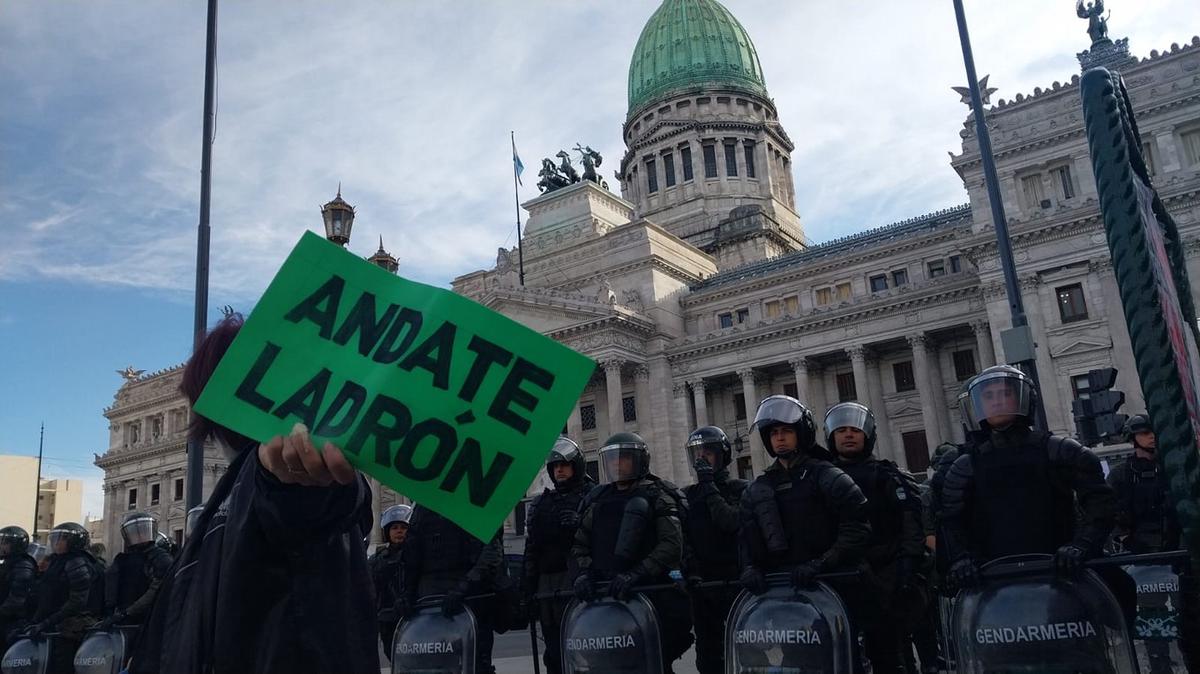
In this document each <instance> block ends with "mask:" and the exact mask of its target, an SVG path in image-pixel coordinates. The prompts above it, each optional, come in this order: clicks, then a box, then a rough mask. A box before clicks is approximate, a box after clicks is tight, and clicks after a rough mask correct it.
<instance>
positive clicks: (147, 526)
mask: <svg viewBox="0 0 1200 674" xmlns="http://www.w3.org/2000/svg"><path fill="white" fill-rule="evenodd" d="M157 533H158V526H157V523H156V522H155V521H154V518H153V517H135V518H133V519H131V520H129V521H128V522H125V523H124V524H122V525H121V538H124V539H125V545H141V544H142V543H149V542H151V541H153V540H154V535H155V534H157Z"/></svg>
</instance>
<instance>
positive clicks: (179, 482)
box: [171, 477, 183, 501]
mask: <svg viewBox="0 0 1200 674" xmlns="http://www.w3.org/2000/svg"><path fill="white" fill-rule="evenodd" d="M171 498H172V499H173V500H175V501H182V500H183V478H182V477H177V478H175V488H174V490H173V492H172V494H171Z"/></svg>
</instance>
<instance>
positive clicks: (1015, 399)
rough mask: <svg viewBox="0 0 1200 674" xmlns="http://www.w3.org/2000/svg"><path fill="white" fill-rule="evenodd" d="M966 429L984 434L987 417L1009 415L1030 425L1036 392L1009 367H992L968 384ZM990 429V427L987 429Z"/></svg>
mask: <svg viewBox="0 0 1200 674" xmlns="http://www.w3.org/2000/svg"><path fill="white" fill-rule="evenodd" d="M967 394H968V397H969V402H968V405H969V406H970V413H969V417H970V419H969V422H970V426H969V428H970V429H971V430H972V431H982V430H986V429H985V427H984V425H985V424H987V423H988V421H987V420H988V417H995V416H1001V415H1012V416H1016V417H1020V418H1022V419H1024V421H1025V423H1027V424H1032V423H1033V419H1034V416H1035V414H1034V410H1035V409H1036V407H1037V389H1036V388H1034V386H1033V379H1031V378H1030V377H1029V375H1027V374H1025V373H1024V372H1022V371H1020V370H1019V369H1017V368H1015V367H1013V366H1012V365H993V366H992V367H989V368H987V369H986V370H984V371H983V372H980V373H979V374H977V375H975V376H974V377H972V378H971V381H970V382H968V384H967ZM989 428H990V426H989Z"/></svg>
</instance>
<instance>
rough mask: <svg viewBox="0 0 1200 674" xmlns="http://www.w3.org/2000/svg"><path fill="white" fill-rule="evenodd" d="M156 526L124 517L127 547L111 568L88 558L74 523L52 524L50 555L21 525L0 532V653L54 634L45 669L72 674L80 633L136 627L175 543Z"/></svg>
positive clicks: (141, 517)
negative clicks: (116, 627)
mask: <svg viewBox="0 0 1200 674" xmlns="http://www.w3.org/2000/svg"><path fill="white" fill-rule="evenodd" d="M157 524H158V523H157V520H156V519H155V518H154V517H153V516H152V515H149V514H147V513H142V512H135V513H130V514H129V515H127V516H126V517H125V520H124V522H123V523H122V525H121V536H122V538H123V539H124V542H125V547H124V550H123V551H122V552H121V553H119V554H117V556H116V557H115V558H114V559H113V562H112V564H111V565H105V563H104V560H103V559H101V558H100V557H98V556H97V555H95V554H94V553H93V548H92V547H91V546H90V545H89V544H90V536H89V534H88V532H87V529H85V528H84V527H83V526H81V525H79V524H77V523H75V522H64V523H62V524H59V525H57V526H55V527H54V528H53V529H52V530H51V531H50V533H49V535H48V543H49V548H48V549H46V548H43V547H42V546H40V545H38V544H37V543H32V542H31V541H30V538H29V534H28V533H27V532H26V531H25V530H24V529H22V528H21V527H18V526H7V527H4V528H3V529H0V653H3V652H4V651H6V650H7V649H8V647H9V646H11V645H13V644H14V643H15V642H17V641H18V640H20V639H23V638H25V639H31V640H39V639H41V638H43V635H53V638H52V639H51V640H50V644H51V647H50V649H49V662H48V663H47V668H46V671H47V672H50V673H51V674H53V673H56V672H66V673H70V672H73V671H74V665H73V662H72V661H73V656H74V654H75V650H76V649H77V648H78V647H79V645H80V643H81V641H82V640H83V638H84V634H85V632H87V631H88V630H93V629H99V630H106V629H108V628H110V627H113V626H121V627H123V628H126V629H136V627H137V626H138V625H139V624H140V623H141V622H142V621H143V620H144V619H145V618H146V615H147V613H148V612H149V609H150V607H151V605H152V604H153V601H154V595H155V592H156V590H157V587H158V584H159V582H161V580H162V579H163V578H164V577H165V575H166V574H167V572H168V570H169V569H170V568H171V565H172V563H173V562H174V558H173V555H174V552H175V547H174V544H173V543H172V542H171V541H170V540H169V539H168V538H167V537H166V536H165V535H163V534H162V533H160V532H159V531H158V530H157ZM39 555H40V556H42V559H40V560H39V559H38V556H39Z"/></svg>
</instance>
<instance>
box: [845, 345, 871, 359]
mask: <svg viewBox="0 0 1200 674" xmlns="http://www.w3.org/2000/svg"><path fill="white" fill-rule="evenodd" d="M846 355H847V356H850V360H852V361H863V362H866V360H867V347H866V346H865V345H863V344H855V345H854V346H848V347H846Z"/></svg>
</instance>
